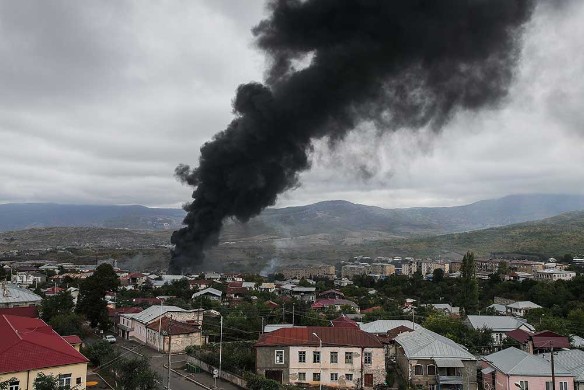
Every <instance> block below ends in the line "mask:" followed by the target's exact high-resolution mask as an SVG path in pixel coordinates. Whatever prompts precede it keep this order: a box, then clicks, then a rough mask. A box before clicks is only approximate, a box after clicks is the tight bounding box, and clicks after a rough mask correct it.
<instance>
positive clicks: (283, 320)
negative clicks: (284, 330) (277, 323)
mask: <svg viewBox="0 0 584 390" xmlns="http://www.w3.org/2000/svg"><path fill="white" fill-rule="evenodd" d="M282 322H286V319H285V318H284V304H283V303H282Z"/></svg>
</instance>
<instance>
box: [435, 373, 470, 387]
mask: <svg viewBox="0 0 584 390" xmlns="http://www.w3.org/2000/svg"><path fill="white" fill-rule="evenodd" d="M436 382H437V383H438V384H439V385H462V384H463V383H464V381H463V377H462V376H460V375H436Z"/></svg>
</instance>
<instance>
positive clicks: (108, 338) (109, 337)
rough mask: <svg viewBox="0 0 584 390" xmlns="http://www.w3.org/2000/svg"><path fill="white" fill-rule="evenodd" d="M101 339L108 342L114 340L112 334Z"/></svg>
mask: <svg viewBox="0 0 584 390" xmlns="http://www.w3.org/2000/svg"><path fill="white" fill-rule="evenodd" d="M103 339H104V340H105V341H107V342H108V343H110V344H111V343H115V342H116V338H115V336H112V335H111V334H108V335H105V336H103Z"/></svg>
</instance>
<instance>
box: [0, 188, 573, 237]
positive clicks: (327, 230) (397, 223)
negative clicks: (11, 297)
mask: <svg viewBox="0 0 584 390" xmlns="http://www.w3.org/2000/svg"><path fill="white" fill-rule="evenodd" d="M579 210H584V196H582V195H512V196H507V197H504V198H501V199H494V200H484V201H480V202H476V203H472V204H469V205H465V206H457V207H425V208H408V209H384V208H380V207H373V206H364V205H359V204H354V203H350V202H345V201H327V202H320V203H315V204H312V205H308V206H299V207H287V208H282V209H268V210H265V211H264V212H263V213H262V214H261V215H259V216H258V217H256V218H254V219H252V220H251V221H249V222H248V223H247V224H242V223H239V222H234V221H228V222H227V223H226V228H225V231H224V232H223V234H222V240H226V241H229V240H237V239H241V238H246V237H247V238H249V237H256V236H264V237H282V238H285V237H299V236H308V235H314V234H332V235H340V236H343V235H347V234H349V233H355V232H358V233H368V232H369V233H371V234H373V233H383V234H384V236H385V237H396V238H403V237H420V236H433V235H439V234H447V233H457V232H465V231H472V230H478V229H484V228H489V227H497V226H504V225H510V224H515V223H521V222H526V221H534V220H539V219H543V218H548V217H552V216H555V215H558V214H561V213H564V212H569V211H579ZM184 215H185V212H184V211H183V210H181V209H158V208H148V207H144V206H87V205H60V204H47V203H25V204H4V205H0V231H9V230H22V229H28V228H35V227H103V228H118V229H119V228H122V229H137V230H170V229H176V228H178V227H180V225H181V221H182V219H183V217H184Z"/></svg>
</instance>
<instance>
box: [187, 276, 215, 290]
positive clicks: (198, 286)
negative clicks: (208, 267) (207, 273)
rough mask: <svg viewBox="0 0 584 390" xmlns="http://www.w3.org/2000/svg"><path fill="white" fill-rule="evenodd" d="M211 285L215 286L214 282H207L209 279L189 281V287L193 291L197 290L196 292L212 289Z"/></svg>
mask: <svg viewBox="0 0 584 390" xmlns="http://www.w3.org/2000/svg"><path fill="white" fill-rule="evenodd" d="M211 284H213V281H212V280H207V279H194V280H189V285H190V286H191V290H192V289H195V290H204V289H206V288H207V287H211Z"/></svg>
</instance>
